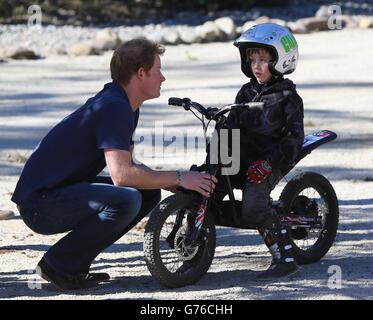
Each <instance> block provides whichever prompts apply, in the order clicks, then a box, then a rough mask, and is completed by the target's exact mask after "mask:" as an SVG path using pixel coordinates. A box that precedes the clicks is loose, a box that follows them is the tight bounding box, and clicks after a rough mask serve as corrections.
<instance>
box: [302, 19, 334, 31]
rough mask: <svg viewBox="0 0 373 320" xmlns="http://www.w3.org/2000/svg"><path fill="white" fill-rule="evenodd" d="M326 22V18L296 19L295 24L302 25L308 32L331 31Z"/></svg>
mask: <svg viewBox="0 0 373 320" xmlns="http://www.w3.org/2000/svg"><path fill="white" fill-rule="evenodd" d="M328 21H329V18H328V17H309V18H301V19H298V20H297V21H296V23H298V24H303V25H304V26H305V28H306V29H307V30H308V31H327V30H331V29H330V28H329V26H328Z"/></svg>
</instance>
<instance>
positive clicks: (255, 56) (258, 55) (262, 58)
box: [249, 49, 272, 83]
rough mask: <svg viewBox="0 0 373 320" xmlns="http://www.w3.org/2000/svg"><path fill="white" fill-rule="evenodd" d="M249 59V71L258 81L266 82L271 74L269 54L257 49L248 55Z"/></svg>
mask: <svg viewBox="0 0 373 320" xmlns="http://www.w3.org/2000/svg"><path fill="white" fill-rule="evenodd" d="M249 59H250V61H251V71H252V72H253V74H254V76H255V78H256V80H257V81H258V82H259V83H266V82H267V81H268V80H269V79H270V78H271V76H272V74H271V72H270V71H269V68H268V64H269V63H270V62H271V60H272V58H271V55H270V54H269V53H268V52H267V51H265V50H263V49H259V50H258V52H255V53H251V54H250V56H249Z"/></svg>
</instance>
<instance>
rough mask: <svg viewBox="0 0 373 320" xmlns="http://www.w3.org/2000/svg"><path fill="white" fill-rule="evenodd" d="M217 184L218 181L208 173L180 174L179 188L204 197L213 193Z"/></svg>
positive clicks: (189, 172)
mask: <svg viewBox="0 0 373 320" xmlns="http://www.w3.org/2000/svg"><path fill="white" fill-rule="evenodd" d="M217 182H218V180H217V179H216V178H215V177H214V176H212V175H210V174H208V173H202V172H196V171H187V172H181V181H180V186H181V187H183V188H185V189H189V190H193V191H197V192H199V193H200V194H202V195H203V196H205V197H208V196H209V195H210V193H212V192H213V190H214V188H215V183H217Z"/></svg>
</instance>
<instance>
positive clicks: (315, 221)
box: [144, 98, 339, 288]
mask: <svg viewBox="0 0 373 320" xmlns="http://www.w3.org/2000/svg"><path fill="white" fill-rule="evenodd" d="M168 103H169V105H173V106H181V107H183V108H184V109H185V110H190V111H192V112H193V114H194V115H195V116H196V117H197V118H198V119H199V120H201V122H202V125H203V128H204V133H205V138H206V146H207V145H208V139H207V136H206V132H207V127H208V124H209V123H210V121H212V120H213V121H215V122H216V127H215V129H216V131H217V132H218V133H219V130H221V129H222V128H224V125H225V122H226V119H227V117H226V114H227V113H228V112H230V111H231V110H238V109H240V110H242V109H243V108H258V103H255V102H254V103H246V104H232V105H228V106H225V107H223V108H220V109H219V108H204V107H203V106H202V105H200V104H199V103H196V102H193V101H191V100H190V99H189V98H183V99H181V98H170V99H169V101H168ZM194 111H197V112H198V113H200V114H201V115H202V117H199V116H198V115H197V114H196V113H195V112H194ZM207 120H208V121H209V122H208V123H207V124H206V121H207ZM217 136H218V137H219V136H220V135H219V134H218V135H217ZM336 137H337V135H336V134H335V133H334V132H332V131H329V130H321V131H318V132H315V133H313V134H310V135H307V136H305V139H304V143H303V146H302V149H301V151H300V152H299V154H298V157H297V159H296V160H295V162H294V164H293V165H289V166H288V167H287V168H283V170H282V171H281V175H282V177H284V176H285V175H286V174H288V173H289V172H290V171H291V170H292V169H293V168H294V167H295V165H296V164H297V163H298V162H299V161H300V160H301V159H303V158H304V157H305V156H306V155H308V154H309V153H311V151H313V150H314V149H316V148H317V147H319V146H321V145H323V144H325V143H327V142H329V141H332V140H334V139H336ZM218 158H219V159H218V160H219V161H218V163H217V164H210V163H208V162H209V161H207V162H206V163H205V164H204V165H202V166H200V167H197V166H196V165H193V166H192V167H191V170H198V171H206V172H208V173H210V174H211V175H214V176H216V175H217V173H218V171H219V170H221V168H222V166H223V165H222V163H221V160H220V157H218ZM219 179H224V185H225V187H226V194H228V196H229V200H223V201H215V200H214V197H213V196H210V197H203V196H202V195H200V194H198V193H196V192H193V191H188V190H185V189H181V190H179V192H177V193H175V194H174V195H171V196H169V197H167V198H166V199H164V200H163V201H162V202H161V203H160V204H159V205H158V207H156V208H155V209H154V210H153V212H152V213H151V215H150V217H149V221H148V223H147V226H146V228H145V236H144V253H145V260H146V264H147V267H148V269H149V271H150V273H151V274H152V276H153V277H154V278H155V279H156V280H157V281H158V282H159V283H160V284H161V285H163V286H164V287H167V288H177V287H183V286H186V285H190V284H193V283H196V282H197V281H198V280H200V279H201V278H202V276H203V275H204V274H205V273H206V272H207V271H208V269H209V267H210V265H211V263H212V260H213V257H214V253H215V246H216V226H224V227H232V228H240V229H257V226H253V225H249V224H248V223H246V222H245V221H244V219H242V217H241V204H242V203H241V201H238V200H236V199H235V196H234V193H233V188H232V185H231V181H230V176H229V175H221V176H220V177H219ZM272 206H273V208H274V209H275V210H276V213H277V214H278V215H279V217H280V221H281V223H282V224H283V226H284V227H285V228H286V229H287V231H288V233H287V234H288V236H289V241H290V242H291V244H292V246H293V255H294V258H295V260H296V261H297V263H298V264H309V263H313V262H316V261H319V260H320V259H321V258H322V257H323V256H324V255H325V254H326V253H327V252H328V250H329V249H330V247H331V246H332V244H333V242H334V239H335V236H336V233H337V228H338V219H339V207H338V199H337V196H336V193H335V191H334V189H333V187H332V185H331V184H330V182H329V181H328V180H327V179H326V178H325V177H324V176H322V175H321V174H318V173H316V172H302V173H300V174H297V175H295V176H294V177H293V178H292V179H291V180H290V181H288V182H287V184H286V185H285V187H284V189H283V190H282V192H281V195H280V198H279V200H278V201H277V202H275V201H273V202H272Z"/></svg>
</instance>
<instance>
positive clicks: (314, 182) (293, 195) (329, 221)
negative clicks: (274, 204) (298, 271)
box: [280, 172, 339, 264]
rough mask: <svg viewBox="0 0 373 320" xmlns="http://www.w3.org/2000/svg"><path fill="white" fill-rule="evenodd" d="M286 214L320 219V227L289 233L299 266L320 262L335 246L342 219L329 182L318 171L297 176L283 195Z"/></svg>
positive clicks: (282, 205)
mask: <svg viewBox="0 0 373 320" xmlns="http://www.w3.org/2000/svg"><path fill="white" fill-rule="evenodd" d="M280 205H281V207H282V209H283V211H284V213H285V214H289V213H290V214H294V215H305V216H308V217H310V216H311V217H315V218H319V220H320V221H321V225H320V226H315V227H311V228H296V229H291V230H288V231H289V232H288V234H289V236H290V242H291V243H292V245H293V253H294V258H295V260H296V261H297V262H298V263H299V264H307V263H313V262H316V261H319V260H320V259H321V258H322V257H324V255H325V254H326V253H327V252H328V250H329V249H330V247H331V246H332V244H333V242H334V239H335V236H336V233H337V229H338V220H339V208H338V199H337V196H336V194H335V191H334V189H333V187H332V185H331V184H330V182H329V181H328V180H327V179H326V178H325V177H324V176H322V175H320V174H318V173H315V172H305V173H302V174H299V175H297V176H295V177H294V178H293V179H291V180H290V181H289V182H288V184H287V185H286V186H285V188H284V190H283V191H282V193H281V196H280Z"/></svg>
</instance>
